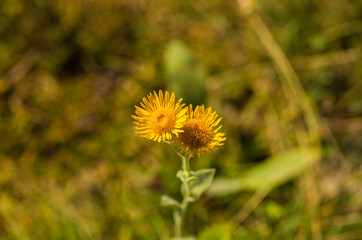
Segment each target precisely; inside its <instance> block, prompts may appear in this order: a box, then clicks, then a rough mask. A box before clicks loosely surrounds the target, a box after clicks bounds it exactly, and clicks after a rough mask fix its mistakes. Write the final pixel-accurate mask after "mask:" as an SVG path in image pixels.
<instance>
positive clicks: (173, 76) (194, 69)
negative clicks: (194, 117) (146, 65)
mask: <svg viewBox="0 0 362 240" xmlns="http://www.w3.org/2000/svg"><path fill="white" fill-rule="evenodd" d="M164 66H165V70H166V75H167V78H168V79H169V89H170V91H173V92H175V94H176V96H180V97H182V98H183V99H184V100H185V101H186V102H187V103H192V104H195V105H197V104H198V105H201V104H203V103H204V100H205V97H206V88H205V79H206V74H205V72H204V71H203V69H202V68H201V67H200V65H199V64H198V63H197V61H196V58H195V57H194V56H193V54H192V52H191V50H190V49H188V48H187V46H185V44H183V43H182V42H181V41H179V40H173V41H171V42H169V44H168V45H167V47H166V51H165V54H164Z"/></svg>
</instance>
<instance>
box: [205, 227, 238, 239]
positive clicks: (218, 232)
mask: <svg viewBox="0 0 362 240" xmlns="http://www.w3.org/2000/svg"><path fill="white" fill-rule="evenodd" d="M230 239H231V226H230V225H229V224H218V225H213V226H210V227H207V228H205V229H204V230H203V231H202V232H201V234H200V237H199V240H230Z"/></svg>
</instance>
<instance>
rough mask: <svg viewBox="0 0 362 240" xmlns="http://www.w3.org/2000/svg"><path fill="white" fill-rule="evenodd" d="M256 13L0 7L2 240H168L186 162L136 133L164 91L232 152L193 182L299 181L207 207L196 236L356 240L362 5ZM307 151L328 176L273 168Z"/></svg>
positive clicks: (195, 217) (82, 5)
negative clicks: (197, 106)
mask: <svg viewBox="0 0 362 240" xmlns="http://www.w3.org/2000/svg"><path fill="white" fill-rule="evenodd" d="M247 3H248V1H239V2H236V1H235V2H234V1H220V0H212V1H204V0H202V1H197V2H192V1H184V2H175V1H167V0H160V1H154V2H152V4H151V3H147V2H145V1H139V0H137V1H129V0H125V1H116V0H104V1H98V0H63V1H45V0H30V1H25V0H4V1H0V22H1V24H0V36H1V38H0V239H6V240H8V239H11V240H12V239H21V240H23V239H122V240H123V239H166V238H167V237H168V236H169V235H170V233H171V232H172V216H171V213H170V211H168V210H167V209H164V208H162V207H160V196H161V195H162V194H168V195H170V196H174V197H175V198H176V197H180V196H179V186H180V185H179V182H178V180H177V179H176V177H175V174H176V171H177V170H178V169H179V167H180V166H179V165H180V164H181V163H180V161H179V159H178V158H177V156H176V154H174V152H172V149H169V148H167V146H163V145H160V144H157V143H153V142H150V141H146V140H143V139H141V138H139V136H137V135H135V133H134V130H133V127H132V120H131V118H130V115H131V114H132V113H133V111H134V105H135V104H138V103H139V101H140V100H141V98H142V97H143V96H144V95H145V94H147V93H148V92H150V91H152V90H155V89H156V90H157V89H159V88H161V89H169V90H170V89H173V90H175V91H176V92H177V93H178V94H177V97H184V98H185V100H187V102H188V103H198V102H203V101H204V103H205V104H206V105H208V106H212V107H213V109H215V110H216V111H217V112H218V113H219V115H221V116H222V117H223V125H224V127H223V131H225V132H226V133H227V141H226V144H225V146H223V147H222V148H221V149H220V150H219V151H217V152H216V153H214V154H212V155H209V156H206V157H205V158H202V159H200V160H199V159H195V160H194V161H192V168H193V169H200V168H209V167H214V168H216V169H217V172H216V177H219V178H220V177H222V178H223V179H231V180H232V179H243V178H244V177H245V176H250V175H248V174H250V172H252V171H254V170H253V169H262V170H261V171H257V172H256V173H254V174H255V175H253V176H254V177H255V178H257V177H258V181H259V180H260V179H261V180H262V176H263V172H264V173H265V174H266V179H265V180H267V179H268V178H267V176H268V174H274V175H275V176H277V178H278V177H280V178H282V177H283V176H288V177H287V178H286V180H287V182H285V181H281V182H278V184H277V185H273V186H274V188H272V189H270V188H268V189H263V188H261V189H260V188H259V189H258V188H256V189H254V190H253V191H237V192H234V193H231V192H229V193H226V192H225V193H224V194H223V196H211V195H205V196H203V197H202V198H201V199H200V201H199V202H197V203H195V204H194V205H193V206H191V208H190V210H189V215H188V218H187V219H186V224H185V225H186V226H187V232H188V233H189V234H193V235H198V236H200V238H201V239H211V238H210V237H211V236H212V237H214V238H216V239H359V238H360V236H361V235H362V232H361V224H362V208H361V206H362V197H361V196H362V192H361V190H362V188H361V186H362V171H361V158H362V137H361V136H362V134H361V131H362V99H361V91H362V86H361V76H362V71H361V69H362V60H361V50H362V45H361V42H362V41H361V33H362V28H361V26H362V3H360V2H359V1H347V2H341V1H338V0H330V1H295V2H293V3H291V2H290V1H265V0H260V1H255V2H252V3H253V5H245V4H247ZM239 4H241V7H242V8H241V9H240V6H239ZM250 7H253V9H254V10H253V11H249V10H250ZM248 9H249V10H248ZM255 16H256V17H255ZM256 19H257V20H256ZM258 19H259V20H258ZM260 21H261V22H260ZM260 23H261V24H262V25H260ZM263 24H264V25H265V26H264V27H265V28H263V27H260V26H263ZM269 33H270V35H268V34H269ZM275 50H276V51H277V52H276V53H275V52H274V53H273V51H275ZM278 56H279V57H281V58H278ZM283 64H284V67H285V66H287V69H286V70H285V69H283ZM288 71H289V72H288ZM290 71H291V72H292V73H290ZM290 74H292V75H290ZM288 78H289V80H288ZM290 78H291V79H292V80H291V82H288V81H290ZM195 81H196V82H197V87H196V83H195ZM193 84H194V85H195V87H194V88H193ZM185 86H186V87H185ZM293 88H294V90H293ZM295 88H297V90H296V91H297V94H296V92H295ZM177 89H178V90H177ZM184 95H185V96H184ZM308 109H309V110H308ZM316 134H317V137H316ZM302 147H308V148H309V147H311V148H316V149H317V150H318V156H319V157H318V158H319V161H317V163H316V164H314V165H313V166H311V167H309V168H307V169H303V171H301V169H300V168H298V165H297V163H296V162H297V161H298V159H297V157H295V158H294V157H293V156H292V157H291V159H290V162H288V161H287V160H285V161H284V160H283V162H282V165H285V166H280V167H278V168H280V175H278V168H277V169H275V170H273V171H271V168H268V166H276V165H277V163H278V162H270V161H274V160H275V159H277V158H278V156H285V155H286V154H288V153H289V152H290V151H291V150H292V149H298V148H302ZM303 160H306V159H305V158H303ZM273 163H274V164H273ZM265 166H267V167H265ZM288 169H294V170H293V171H294V172H293V174H292V175H283V174H285V173H286V172H288ZM295 169H297V170H295ZM262 171H263V172H262ZM296 173H297V174H296ZM253 176H251V177H253ZM261 183H262V182H261ZM258 184H259V183H258ZM267 184H268V183H267ZM269 184H270V182H269ZM221 189H222V186H221ZM266 190H267V191H266ZM230 235H231V236H230Z"/></svg>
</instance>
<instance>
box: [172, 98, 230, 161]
mask: <svg viewBox="0 0 362 240" xmlns="http://www.w3.org/2000/svg"><path fill="white" fill-rule="evenodd" d="M221 119H222V118H221V117H220V118H218V115H217V114H216V112H213V111H212V109H211V107H209V108H207V109H205V107H204V105H202V106H196V108H195V110H194V111H193V110H192V105H191V104H190V106H189V107H188V109H187V120H186V122H185V123H184V126H183V128H182V130H183V132H182V133H180V138H179V142H182V143H183V144H181V145H180V146H179V147H178V150H179V151H180V152H181V153H183V154H184V155H188V154H190V156H191V157H192V156H194V155H195V152H196V153H197V156H198V157H200V154H204V153H205V152H211V151H212V150H215V149H217V146H220V145H223V143H222V141H224V140H225V139H226V138H225V133H218V131H219V130H220V128H221V127H222V125H220V126H219V127H216V126H217V125H218V124H219V123H220V121H221ZM215 127H216V128H215ZM214 128H215V129H214Z"/></svg>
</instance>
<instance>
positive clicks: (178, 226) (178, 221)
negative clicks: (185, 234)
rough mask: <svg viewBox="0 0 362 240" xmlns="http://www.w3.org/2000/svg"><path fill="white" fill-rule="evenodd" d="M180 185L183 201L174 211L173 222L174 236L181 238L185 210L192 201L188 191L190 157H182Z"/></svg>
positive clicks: (190, 179)
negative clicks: (183, 190)
mask: <svg viewBox="0 0 362 240" xmlns="http://www.w3.org/2000/svg"><path fill="white" fill-rule="evenodd" d="M182 171H183V172H182V177H181V181H182V185H183V188H184V189H185V192H184V196H183V200H182V203H181V206H180V208H179V209H177V210H175V211H174V221H175V236H176V237H178V238H179V237H182V222H183V219H184V216H185V213H186V210H187V206H188V204H189V202H191V201H192V197H191V190H190V181H192V179H193V178H192V176H191V172H190V157H189V156H187V157H182Z"/></svg>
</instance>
